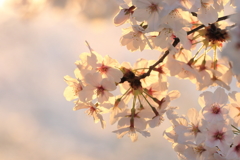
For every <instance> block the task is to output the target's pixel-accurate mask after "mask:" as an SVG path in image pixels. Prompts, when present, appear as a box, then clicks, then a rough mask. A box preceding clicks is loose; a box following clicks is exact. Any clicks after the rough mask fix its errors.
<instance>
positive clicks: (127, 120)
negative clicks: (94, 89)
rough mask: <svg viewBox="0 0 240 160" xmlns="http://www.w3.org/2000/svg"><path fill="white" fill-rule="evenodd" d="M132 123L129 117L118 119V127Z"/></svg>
mask: <svg viewBox="0 0 240 160" xmlns="http://www.w3.org/2000/svg"><path fill="white" fill-rule="evenodd" d="M129 125H130V118H129V117H123V118H121V119H120V120H119V121H118V125H117V127H118V128H122V127H126V126H129Z"/></svg>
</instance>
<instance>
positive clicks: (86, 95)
mask: <svg viewBox="0 0 240 160" xmlns="http://www.w3.org/2000/svg"><path fill="white" fill-rule="evenodd" d="M95 89H96V88H95V87H93V86H86V87H84V88H83V90H82V91H81V92H80V93H79V99H80V100H81V101H83V102H85V101H89V100H92V99H93V98H95V96H94V90H95Z"/></svg>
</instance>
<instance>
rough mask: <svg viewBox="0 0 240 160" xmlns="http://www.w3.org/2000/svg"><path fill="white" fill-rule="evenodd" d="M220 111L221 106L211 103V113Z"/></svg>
mask: <svg viewBox="0 0 240 160" xmlns="http://www.w3.org/2000/svg"><path fill="white" fill-rule="evenodd" d="M220 111H221V108H220V106H219V105H218V104H217V103H215V104H213V105H212V113H213V114H218V113H219V112H220Z"/></svg>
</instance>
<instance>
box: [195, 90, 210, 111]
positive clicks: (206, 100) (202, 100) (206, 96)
mask: <svg viewBox="0 0 240 160" xmlns="http://www.w3.org/2000/svg"><path fill="white" fill-rule="evenodd" d="M212 98H213V93H212V92H209V91H206V92H203V93H202V94H200V96H199V98H198V103H199V104H200V106H201V107H202V108H203V107H205V106H207V105H211V104H213V103H214V102H213V99H212Z"/></svg>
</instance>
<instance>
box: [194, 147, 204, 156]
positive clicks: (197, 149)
mask: <svg viewBox="0 0 240 160" xmlns="http://www.w3.org/2000/svg"><path fill="white" fill-rule="evenodd" d="M194 151H195V152H196V153H198V154H200V155H201V154H202V153H203V152H204V151H206V149H205V148H204V147H203V146H202V145H200V146H197V147H195V148H194Z"/></svg>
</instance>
